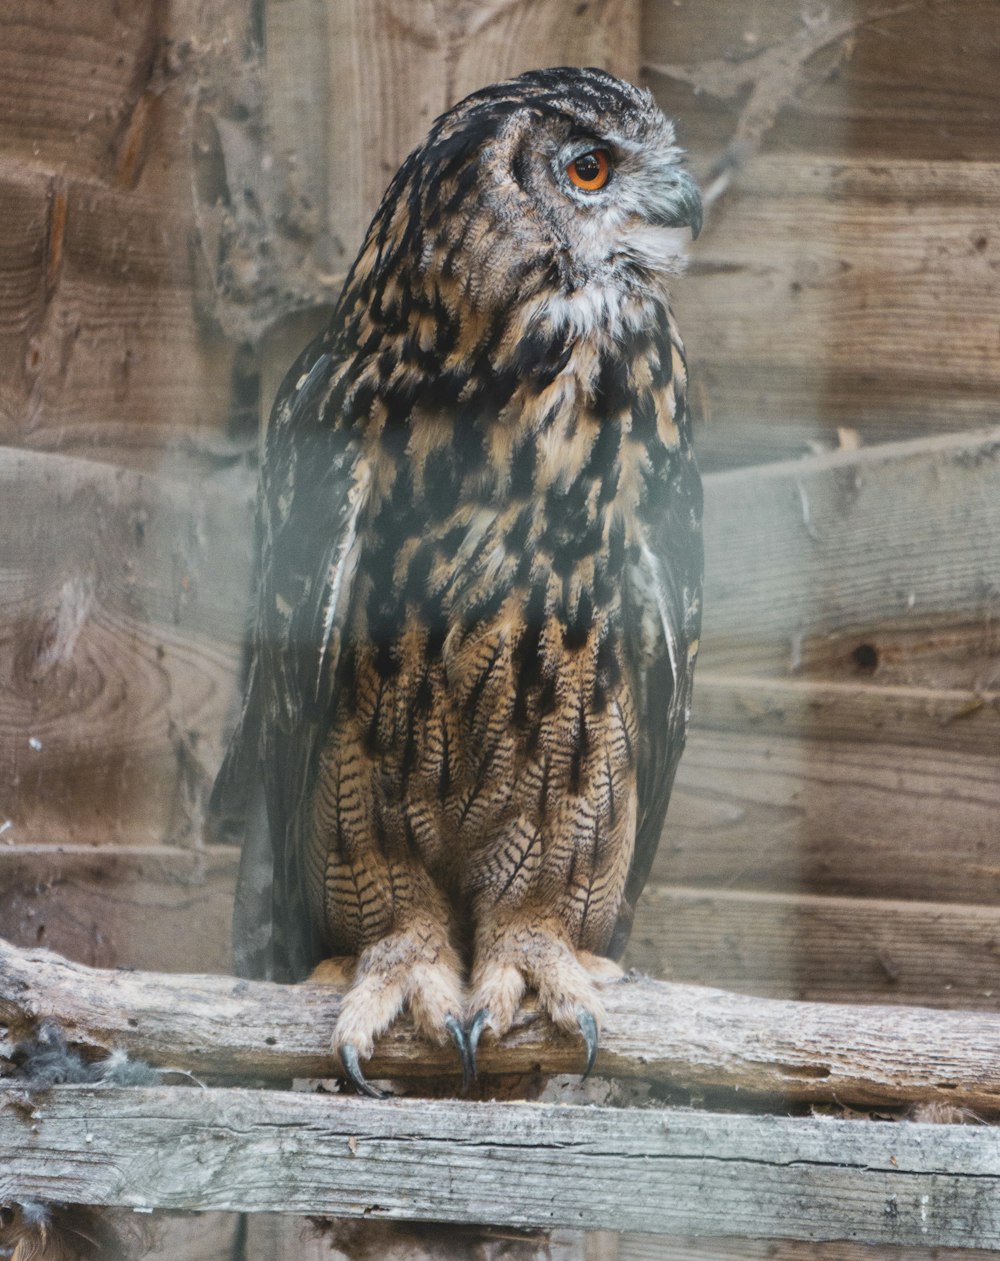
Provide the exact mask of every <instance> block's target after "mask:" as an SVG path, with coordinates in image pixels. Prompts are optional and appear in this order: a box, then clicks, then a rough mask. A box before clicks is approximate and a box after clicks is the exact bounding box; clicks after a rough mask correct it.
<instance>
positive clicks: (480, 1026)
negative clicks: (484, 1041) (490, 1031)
mask: <svg viewBox="0 0 1000 1261" xmlns="http://www.w3.org/2000/svg"><path fill="white" fill-rule="evenodd" d="M489 1023H490V1009H489V1008H488V1007H480V1009H479V1010H478V1011H477V1012H476V1014H475V1015H474V1016H473V1017H472V1020H471V1021H470V1022H469V1029H468V1033H467V1037H468V1042H469V1062H470V1063H471V1065H472V1076H473V1079H474V1078H475V1076H476V1051H477V1050H478V1048H479V1039H480V1038H481V1037H482V1036H483V1030H484V1029H485V1028H486V1026H487V1025H488V1024H489Z"/></svg>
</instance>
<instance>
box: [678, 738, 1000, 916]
mask: <svg viewBox="0 0 1000 1261" xmlns="http://www.w3.org/2000/svg"><path fill="white" fill-rule="evenodd" d="M998 811H1000V774H998V757H997V755H996V754H995V753H994V754H992V755H990V754H972V753H954V754H952V753H949V752H948V751H947V750H938V749H935V748H933V747H926V748H918V747H913V746H909V747H906V746H897V745H892V744H871V743H868V742H863V741H859V742H854V741H849V740H815V741H808V742H804V741H799V740H796V739H784V738H781V737H777V736H775V737H770V736H758V735H751V734H744V733H742V732H722V731H696V732H694V733H692V735H691V736H690V737H689V739H688V746H687V750H686V752H685V754H684V757H683V758H682V759H681V765H680V769H679V771H678V774H677V782H676V787H675V789H674V794H673V798H672V800H671V803H670V809H669V811H668V813H667V819H666V825H665V827H664V831H663V838H662V840H661V842H660V847H659V851H658V853H657V856H656V860H655V863H654V868H653V871H654V876H655V878H656V879H659V880H662V881H663V882H665V883H670V884H683V885H712V886H715V887H718V888H724V889H731V888H741V887H742V888H754V889H762V890H768V889H769V890H772V891H783V892H789V893H794V892H802V893H822V894H836V895H844V896H852V897H885V898H904V899H905V898H918V899H922V900H924V901H928V902H978V903H983V902H987V903H988V902H991V901H994V900H998V899H1000V854H998V851H997V845H996V837H997V831H996V821H997V818H998V817H1000V815H998Z"/></svg>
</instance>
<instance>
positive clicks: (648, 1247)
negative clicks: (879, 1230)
mask: <svg viewBox="0 0 1000 1261" xmlns="http://www.w3.org/2000/svg"><path fill="white" fill-rule="evenodd" d="M995 1258H996V1252H995V1251H993V1250H992V1249H991V1250H989V1251H984V1250H983V1249H980V1248H966V1247H961V1248H938V1247H932V1246H931V1245H930V1244H928V1245H927V1246H925V1247H905V1246H901V1245H899V1244H882V1245H873V1244H863V1243H846V1242H840V1243H816V1242H809V1243H804V1242H801V1241H798V1240H790V1239H768V1240H757V1239H733V1238H729V1239H725V1238H722V1239H665V1238H663V1237H662V1236H657V1235H623V1236H622V1238H621V1240H620V1243H619V1252H618V1261H991V1259H992V1261H995Z"/></svg>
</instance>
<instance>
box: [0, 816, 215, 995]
mask: <svg viewBox="0 0 1000 1261" xmlns="http://www.w3.org/2000/svg"><path fill="white" fill-rule="evenodd" d="M12 830H13V829H8V830H7V832H5V833H4V834H3V835H2V836H0V934H2V935H3V936H4V937H5V938H7V940H8V941H11V942H13V943H14V944H15V945H19V946H45V947H46V948H47V949H49V950H55V951H57V952H58V953H59V954H62V955H66V956H67V957H68V958H71V959H76V960H77V961H78V962H80V963H86V964H89V965H90V966H91V967H101V968H109V967H126V968H148V969H150V970H155V971H160V972H220V973H228V972H230V971H231V970H232V956H231V950H230V921H231V919H232V906H233V890H234V888H235V887H236V868H237V864H238V861H239V853H238V851H237V850H236V849H234V848H232V847H230V846H223V845H218V846H216V845H213V846H209V847H208V848H205V849H178V848H173V847H168V846H137V845H100V846H97V845H92V846H62V845H60V846H55V845H40V846H21V845H9V846H7V847H4V846H3V842H4V840H6V839H8V838H9V836H10V833H11V831H12Z"/></svg>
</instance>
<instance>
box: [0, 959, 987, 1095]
mask: <svg viewBox="0 0 1000 1261" xmlns="http://www.w3.org/2000/svg"><path fill="white" fill-rule="evenodd" d="M603 998H604V1003H605V1008H606V1010H607V1022H606V1026H605V1029H604V1031H603V1033H602V1041H601V1052H600V1055H599V1058H598V1062H597V1072H598V1073H599V1074H603V1075H607V1076H613V1077H616V1078H626V1079H628V1078H631V1079H640V1080H647V1081H657V1082H672V1083H674V1084H675V1085H677V1086H679V1087H682V1088H686V1089H693V1090H696V1091H698V1090H704V1089H706V1088H710V1087H722V1088H728V1089H731V1090H738V1091H743V1092H750V1093H753V1094H755V1095H781V1096H784V1097H786V1098H788V1099H790V1100H799V1101H816V1102H822V1101H827V1102H839V1103H845V1104H846V1103H851V1104H857V1105H867V1106H885V1105H900V1104H913V1103H922V1104H935V1105H942V1104H943V1105H948V1106H951V1107H955V1108H959V1107H961V1108H969V1109H974V1110H975V1111H977V1112H980V1113H992V1112H996V1111H1000V1056H998V1055H997V1047H998V1046H1000V1015H996V1014H993V1013H987V1012H962V1011H957V1012H956V1011H938V1010H934V1009H930V1008H922V1007H903V1006H893V1007H890V1006H857V1007H855V1006H848V1005H840V1004H833V1003H798V1002H791V1001H786V1000H775V999H764V998H752V997H748V996H746V995H741V994H730V993H725V992H723V991H721V990H714V989H707V988H704V987H701V986H694V985H675V984H667V983H664V982H661V981H653V980H650V979H648V978H638V979H635V980H629V981H624V982H619V983H616V984H613V985H609V986H608V987H606V989H605V990H604V994H603ZM339 1005H340V996H339V994H338V993H337V992H336V991H335V990H333V989H331V988H328V987H325V986H312V985H296V986H284V985H275V984H271V983H268V982H250V981H241V980H235V979H233V978H231V977H221V976H187V975H169V974H161V973H152V972H125V971H104V970H100V969H95V968H88V967H84V966H83V965H81V964H77V963H71V962H69V961H68V960H66V959H62V958H60V957H59V956H58V955H55V954H52V953H50V952H49V951H46V950H21V949H19V948H17V947H15V946H12V945H10V944H8V943H6V942H0V1021H3V1022H4V1023H5V1024H6V1025H7V1026H8V1038H9V1039H10V1040H11V1041H14V1040H18V1039H22V1038H26V1037H28V1036H30V1035H31V1034H32V1033H33V1032H34V1031H35V1030H36V1029H37V1028H38V1026H39V1025H40V1024H41V1023H42V1022H44V1021H46V1020H53V1021H56V1022H57V1023H58V1024H59V1026H60V1027H61V1028H62V1030H63V1032H64V1034H65V1036H66V1038H67V1039H68V1041H69V1043H70V1044H71V1045H72V1046H74V1047H76V1048H79V1049H81V1050H82V1051H83V1052H84V1053H85V1054H87V1055H94V1056H97V1055H101V1054H103V1053H106V1052H108V1051H110V1050H112V1049H122V1050H125V1051H127V1052H128V1054H129V1055H131V1056H133V1057H137V1058H140V1059H143V1060H145V1061H147V1062H148V1063H150V1064H152V1065H155V1066H169V1067H170V1068H173V1069H178V1068H181V1069H187V1070H189V1071H190V1072H193V1073H195V1074H196V1075H197V1076H198V1077H199V1078H211V1079H213V1080H218V1079H220V1078H222V1079H225V1078H252V1079H254V1080H258V1081H267V1080H271V1081H288V1080H290V1079H291V1078H293V1077H320V1076H335V1075H336V1073H337V1068H338V1066H337V1064H336V1062H335V1060H334V1059H333V1058H332V1057H331V1055H330V1053H329V1051H328V1046H329V1039H330V1032H331V1030H332V1028H333V1025H334V1022H335V1021H336V1018H337V1012H338V1010H339ZM479 1063H480V1068H481V1069H482V1070H483V1071H484V1072H487V1073H524V1072H529V1071H542V1072H545V1073H566V1072H569V1073H572V1072H579V1071H580V1070H581V1067H582V1063H583V1047H582V1045H581V1044H579V1043H577V1042H574V1041H573V1040H571V1039H567V1038H564V1037H562V1036H560V1035H558V1034H556V1033H555V1032H554V1031H553V1029H552V1028H551V1026H550V1025H549V1023H548V1021H547V1020H545V1019H543V1018H541V1017H540V1016H538V1015H537V1013H534V1012H531V1011H528V1012H526V1013H524V1014H523V1015H522V1017H521V1018H520V1020H519V1021H518V1024H517V1026H516V1027H515V1029H514V1030H513V1031H512V1032H511V1033H510V1034H509V1035H508V1036H507V1037H506V1038H505V1039H504V1040H503V1042H502V1044H500V1045H495V1044H493V1043H492V1042H490V1041H487V1040H484V1042H483V1043H482V1044H481V1047H480V1055H479ZM455 1071H457V1065H456V1063H455V1056H454V1053H453V1052H452V1050H451V1049H450V1048H442V1047H431V1046H429V1045H427V1044H426V1043H425V1042H423V1041H422V1040H420V1039H418V1038H417V1037H416V1036H415V1035H414V1033H413V1031H412V1029H411V1028H410V1027H409V1025H408V1023H407V1022H401V1024H400V1026H399V1027H398V1029H396V1030H395V1031H394V1032H393V1033H392V1034H391V1035H389V1036H387V1037H386V1038H384V1039H383V1040H382V1042H381V1044H380V1046H379V1049H378V1053H377V1055H376V1057H375V1059H374V1060H373V1061H372V1062H371V1063H370V1065H369V1066H368V1073H369V1076H371V1077H374V1078H380V1077H388V1078H398V1079H408V1078H421V1077H428V1076H437V1077H440V1076H441V1075H442V1074H449V1073H452V1072H455Z"/></svg>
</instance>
